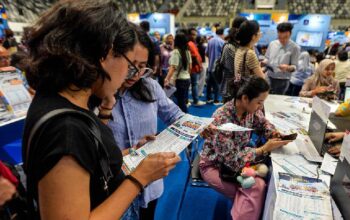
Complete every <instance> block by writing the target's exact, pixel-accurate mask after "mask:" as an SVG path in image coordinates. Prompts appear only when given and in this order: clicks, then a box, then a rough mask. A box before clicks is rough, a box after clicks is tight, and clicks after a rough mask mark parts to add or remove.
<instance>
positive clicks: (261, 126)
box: [201, 100, 275, 172]
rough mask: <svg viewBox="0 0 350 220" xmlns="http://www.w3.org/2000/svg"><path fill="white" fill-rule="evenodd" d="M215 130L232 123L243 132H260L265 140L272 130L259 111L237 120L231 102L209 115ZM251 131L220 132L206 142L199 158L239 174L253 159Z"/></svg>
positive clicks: (254, 156)
mask: <svg viewBox="0 0 350 220" xmlns="http://www.w3.org/2000/svg"><path fill="white" fill-rule="evenodd" d="M213 118H214V122H213V124H214V125H215V126H219V125H222V124H226V123H233V124H237V125H239V126H243V127H246V128H252V129H254V130H259V131H263V135H264V136H265V137H266V138H269V137H271V136H272V132H273V131H274V130H275V127H274V126H273V125H272V124H271V123H270V122H269V121H268V120H267V119H266V118H265V116H264V114H263V112H262V111H261V110H258V111H256V112H255V113H245V114H244V115H243V117H242V118H241V119H239V118H238V117H237V114H236V107H235V105H234V100H232V101H230V102H228V103H226V104H225V105H224V106H223V107H221V108H219V109H218V110H217V111H216V112H215V113H214V115H213ZM250 137H251V131H244V132H220V131H218V133H216V134H215V135H213V136H211V137H209V138H207V139H206V141H205V143H204V146H203V151H202V153H201V157H203V158H206V159H207V160H209V161H212V162H214V164H216V165H217V166H219V165H220V164H221V163H223V164H224V165H226V166H227V167H229V168H231V169H232V170H233V171H235V172H238V171H240V170H241V169H242V168H243V167H244V166H245V164H246V163H247V162H253V161H254V160H255V158H256V155H255V146H250Z"/></svg>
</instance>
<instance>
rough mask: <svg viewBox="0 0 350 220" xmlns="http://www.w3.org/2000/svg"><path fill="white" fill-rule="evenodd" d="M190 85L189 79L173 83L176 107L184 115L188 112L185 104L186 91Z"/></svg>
mask: <svg viewBox="0 0 350 220" xmlns="http://www.w3.org/2000/svg"><path fill="white" fill-rule="evenodd" d="M190 84H191V80H190V79H177V80H176V82H175V86H176V92H175V97H176V99H177V105H178V106H179V108H180V109H181V110H182V111H183V112H185V113H187V112H188V110H187V105H186V104H187V103H186V102H187V100H188V89H189V88H190Z"/></svg>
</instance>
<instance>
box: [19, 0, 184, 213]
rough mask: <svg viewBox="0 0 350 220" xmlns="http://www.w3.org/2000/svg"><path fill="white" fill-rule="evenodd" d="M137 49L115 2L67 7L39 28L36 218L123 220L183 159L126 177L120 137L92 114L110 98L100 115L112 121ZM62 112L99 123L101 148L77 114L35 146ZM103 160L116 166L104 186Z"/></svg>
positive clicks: (32, 188) (170, 158)
mask: <svg viewBox="0 0 350 220" xmlns="http://www.w3.org/2000/svg"><path fill="white" fill-rule="evenodd" d="M136 44H138V42H137V37H136V34H135V31H134V30H133V29H132V28H131V27H130V26H129V24H128V22H127V21H126V19H125V17H124V16H123V14H122V13H121V12H119V10H118V8H117V6H116V5H115V4H114V3H112V2H111V1H108V0H66V1H59V2H57V3H56V4H55V5H54V6H53V7H52V8H51V9H50V10H49V11H48V12H47V13H46V14H44V15H43V16H42V17H41V18H40V19H39V21H38V22H37V23H36V24H35V26H34V27H33V29H32V32H31V36H30V37H29V42H28V47H29V51H30V54H29V60H30V63H29V65H28V69H27V71H26V73H27V78H28V81H29V84H30V86H31V87H32V88H34V89H35V90H36V94H35V97H34V99H33V102H32V104H31V106H30V108H29V110H28V114H27V118H26V123H25V129H24V134H23V146H24V147H23V158H24V164H25V171H26V174H27V190H28V197H29V198H30V200H29V201H30V202H31V203H33V204H32V210H31V211H32V213H31V214H32V215H33V216H32V217H31V218H30V219H45V220H46V219H49V220H56V219H57V220H59V219H69V220H75V219H86V220H87V219H104V220H115V219H119V218H120V217H121V216H122V214H123V213H124V212H125V210H126V209H127V208H128V207H129V205H130V204H131V202H132V201H133V200H134V198H135V197H136V196H137V195H138V194H139V192H140V191H142V190H143V188H144V186H146V185H147V184H149V183H150V182H152V181H155V180H157V179H159V178H162V177H164V176H165V175H167V173H168V172H169V170H170V169H171V168H172V167H173V166H174V165H175V163H176V162H177V161H178V160H179V158H178V157H176V156H175V154H174V153H161V154H154V155H150V156H149V157H147V158H146V159H145V160H143V162H142V163H141V164H140V165H139V166H138V167H137V168H136V170H135V171H133V172H132V173H131V174H130V175H128V176H125V175H124V174H123V172H122V170H121V166H122V163H123V158H122V153H121V151H120V150H119V148H118V146H117V145H116V143H115V141H114V138H113V134H112V131H111V130H110V129H109V128H108V127H107V126H106V125H105V124H103V123H102V122H101V121H100V119H99V118H98V117H97V116H96V115H95V114H94V113H93V112H92V111H90V110H89V108H88V100H89V98H90V96H92V95H95V96H97V97H99V98H101V99H103V101H102V104H101V106H100V113H99V117H100V118H103V119H106V118H109V117H110V116H111V109H112V108H113V106H114V104H115V99H114V94H115V92H116V91H117V89H118V88H119V87H120V86H121V84H122V83H123V81H124V79H125V78H126V77H127V78H131V77H132V76H133V75H132V74H136V73H137V72H135V71H129V73H132V74H131V75H128V76H127V74H128V66H130V67H131V66H132V62H133V61H134V60H135V52H134V47H135V45H136ZM62 108H64V109H72V110H75V111H78V112H80V113H83V114H85V115H88V116H89V117H90V118H92V119H91V120H93V122H94V124H96V126H97V129H99V131H100V133H101V140H102V141H101V143H100V144H99V145H98V146H99V147H97V144H96V143H95V138H93V137H92V135H91V132H90V129H91V128H90V127H89V124H90V123H88V122H89V121H87V120H86V119H85V118H82V117H79V116H77V115H73V114H65V115H61V116H58V117H56V118H51V119H50V120H48V121H46V123H45V124H43V125H42V126H41V127H40V128H39V130H37V132H36V133H35V136H33V138H32V139H31V142H30V143H28V140H29V136H30V134H31V132H32V131H33V128H34V126H35V125H36V124H37V122H38V121H39V120H40V119H42V117H43V116H45V115H46V114H47V113H49V112H52V111H53V110H57V109H62ZM28 144H29V146H30V148H28ZM102 150H103V151H102ZM102 156H103V158H102ZM102 159H104V161H105V162H107V163H104V164H105V165H107V166H108V168H109V172H108V178H107V179H106V180H105V181H104V182H103V181H101V176H102V169H101V166H100V162H101V160H102ZM106 159H107V161H106ZM32 200H33V202H32ZM34 204H36V206H34Z"/></svg>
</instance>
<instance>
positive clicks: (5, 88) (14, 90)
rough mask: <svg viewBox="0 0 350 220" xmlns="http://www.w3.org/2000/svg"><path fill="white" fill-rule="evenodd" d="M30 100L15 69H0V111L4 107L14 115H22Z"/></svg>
mask: <svg viewBox="0 0 350 220" xmlns="http://www.w3.org/2000/svg"><path fill="white" fill-rule="evenodd" d="M31 101H32V97H31V96H30V94H29V92H28V90H27V89H26V87H25V86H24V82H23V78H22V77H21V75H20V73H19V72H17V71H16V70H14V71H8V72H1V71H0V102H1V104H0V111H1V112H2V113H4V112H5V111H4V110H5V109H6V110H7V111H8V112H10V113H11V114H13V115H14V116H16V117H20V116H24V115H25V114H26V113H27V110H28V108H29V106H30V103H31Z"/></svg>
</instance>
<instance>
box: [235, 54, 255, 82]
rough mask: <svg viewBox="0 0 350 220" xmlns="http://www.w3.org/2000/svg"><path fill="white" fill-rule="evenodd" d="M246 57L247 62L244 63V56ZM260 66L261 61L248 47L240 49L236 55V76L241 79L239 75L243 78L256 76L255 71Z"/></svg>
mask: <svg viewBox="0 0 350 220" xmlns="http://www.w3.org/2000/svg"><path fill="white" fill-rule="evenodd" d="M245 53H247V55H246V60H245V63H244V64H243V62H244V54H245ZM259 66H260V64H259V60H258V58H257V56H256V54H255V52H254V50H253V49H250V48H247V47H239V48H238V49H237V51H236V55H235V76H236V79H237V77H238V78H240V77H239V76H238V75H240V76H242V77H243V78H246V77H249V76H252V75H254V69H256V68H258V67H259Z"/></svg>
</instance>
